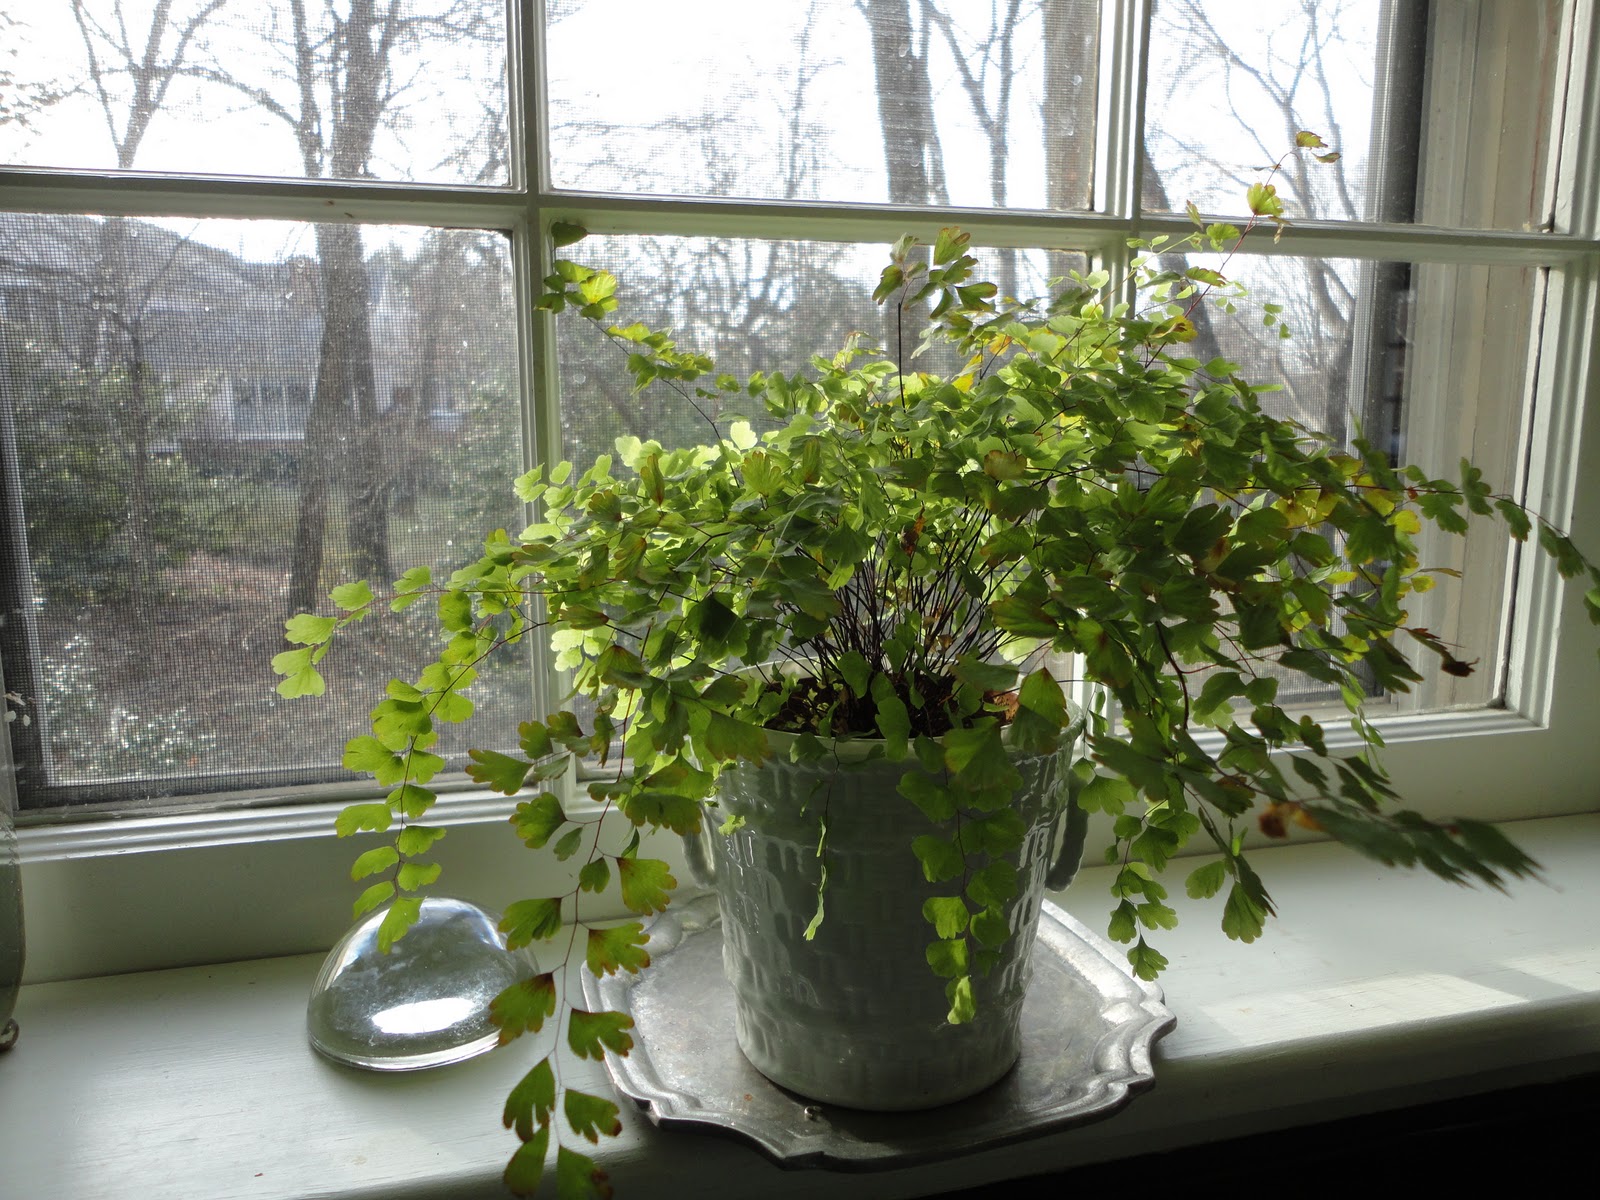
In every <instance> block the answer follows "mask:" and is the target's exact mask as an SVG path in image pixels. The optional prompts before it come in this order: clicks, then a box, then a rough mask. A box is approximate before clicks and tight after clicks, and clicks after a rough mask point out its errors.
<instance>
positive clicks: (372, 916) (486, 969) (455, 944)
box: [306, 896, 538, 1071]
mask: <svg viewBox="0 0 1600 1200" xmlns="http://www.w3.org/2000/svg"><path fill="white" fill-rule="evenodd" d="M387 911H388V908H387V906H385V907H384V908H380V909H378V910H376V911H375V912H371V913H368V914H367V915H366V916H365V917H363V918H362V919H361V920H360V921H359V922H358V923H357V924H356V925H355V927H354V928H353V929H351V930H350V932H348V933H346V934H345V935H344V937H342V938H340V939H339V944H338V945H336V946H335V947H334V948H333V949H332V950H330V951H329V952H328V957H327V959H326V961H324V962H323V964H322V970H320V971H319V972H317V981H316V983H315V984H313V985H312V988H311V1000H310V1003H309V1004H308V1005H307V1006H306V1030H307V1032H308V1033H309V1034H310V1037H311V1045H312V1047H313V1048H314V1049H316V1050H318V1051H319V1052H321V1053H322V1054H325V1055H327V1056H328V1057H329V1058H331V1059H333V1060H334V1061H336V1062H341V1063H345V1064H347V1065H349V1066H352V1067H364V1068H366V1069H367V1070H369V1071H416V1070H420V1069H422V1068H423V1067H437V1066H442V1065H444V1064H445V1063H453V1062H460V1061H461V1060H462V1059H464V1058H471V1057H472V1056H473V1055H475V1054H482V1053H483V1052H484V1051H486V1050H491V1049H493V1048H494V1045H495V1043H496V1041H497V1040H498V1038H499V1031H498V1030H497V1029H496V1028H495V1026H494V1025H493V1024H492V1023H491V1022H490V1020H489V1002H490V1001H492V1000H493V999H494V998H495V997H496V996H497V995H499V994H500V993H501V992H502V991H504V990H505V989H506V988H508V987H510V986H511V985H512V984H513V983H517V982H519V981H521V980H523V979H528V978H531V977H532V976H533V975H534V974H535V973H537V970H538V968H537V966H536V965H535V963H534V959H533V957H532V955H531V954H528V953H527V952H526V951H520V952H519V951H509V950H507V949H506V944H505V938H504V937H503V936H502V935H501V934H500V931H499V930H498V929H497V928H496V926H497V925H498V924H499V917H498V916H497V915H496V914H494V913H490V912H486V911H484V910H483V909H481V908H479V907H477V905H474V904H468V903H467V902H466V901H464V900H453V899H450V898H448V897H444V896H429V897H427V898H425V899H424V900H423V901H422V910H421V916H420V917H419V918H418V920H417V923H416V924H415V925H413V926H412V927H411V930H410V931H409V932H408V933H407V934H406V935H405V937H403V938H401V939H400V940H399V941H398V942H396V943H395V944H394V945H393V946H392V947H391V948H390V950H389V953H388V954H383V953H380V952H379V950H378V926H379V925H380V924H382V923H383V916H384V913H385V912H387Z"/></svg>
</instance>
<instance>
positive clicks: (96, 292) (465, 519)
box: [0, 214, 529, 806]
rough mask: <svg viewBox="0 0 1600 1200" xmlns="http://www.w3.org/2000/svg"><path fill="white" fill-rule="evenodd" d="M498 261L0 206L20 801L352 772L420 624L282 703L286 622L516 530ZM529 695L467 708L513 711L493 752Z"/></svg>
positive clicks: (327, 231)
mask: <svg viewBox="0 0 1600 1200" xmlns="http://www.w3.org/2000/svg"><path fill="white" fill-rule="evenodd" d="M509 258H510V256H509V253H508V247H507V243H506V241H505V239H504V237H503V236H502V235H500V234H494V233H484V232H478V231H464V230H433V229H421V228H410V227H406V228H401V227H378V226H355V225H337V226H333V225H324V226H310V225H298V224H289V223H279V222H246V221H220V220H211V221H159V222H157V221H137V220H131V219H127V218H98V217H85V216H38V215H29V214H0V318H3V319H0V393H3V400H4V406H3V409H0V413H3V418H4V424H3V427H0V434H3V446H0V449H3V450H4V458H3V459H0V462H3V464H4V467H5V470H4V478H3V482H4V484H5V492H4V501H5V507H6V510H7V511H6V517H5V524H6V528H7V531H8V542H9V544H8V545H7V546H6V551H7V556H8V558H9V560H10V562H11V563H12V564H13V565H12V569H10V570H8V571H7V572H6V577H5V583H6V588H7V590H8V592H9V594H8V595H6V596H5V597H4V599H5V605H4V608H5V622H4V626H3V633H4V635H5V638H6V640H5V643H4V648H5V652H6V660H5V668H4V669H5V679H6V687H7V690H8V691H9V692H11V693H13V694H15V695H16V696H17V697H19V702H20V703H21V704H22V706H23V716H24V717H25V720H22V721H12V722H11V724H10V726H9V728H10V730H11V733H12V736H13V745H14V749H15V750H16V752H17V754H16V756H17V759H18V764H19V784H20V786H21V790H22V793H23V798H24V803H26V804H29V805H35V806H37V805H42V804H55V803H64V802H67V801H70V800H80V799H81V800H93V799H96V798H98V797H101V796H102V795H104V794H106V793H108V792H111V791H114V792H115V794H116V795H118V796H120V797H124V798H129V797H149V796H156V795H162V794H168V793H182V792H193V791H200V790H214V789H220V788H223V787H250V786H267V785H276V784H281V783H287V782H297V781H305V780H308V779H317V778H324V779H329V778H346V776H345V774H344V773H343V772H342V771H341V769H340V768H339V765H338V764H339V760H340V757H341V752H342V745H343V742H344V740H345V739H346V738H348V737H350V736H352V735H353V734H355V733H357V732H361V731H362V727H363V725H364V718H365V716H366V714H367V711H368V710H369V709H370V707H371V705H372V703H373V699H374V697H375V696H376V695H377V694H378V692H379V691H381V688H382V685H383V682H384V681H385V680H386V679H387V678H388V677H389V675H390V674H391V673H404V674H407V675H409V674H411V673H413V672H414V671H415V669H416V666H417V664H418V663H419V662H422V661H426V659H424V658H422V657H421V655H422V653H423V649H422V647H423V644H424V643H423V642H422V640H421V639H422V638H424V637H425V636H427V635H426V626H427V624H428V621H427V619H426V614H425V613H424V611H423V610H425V609H426V608H427V607H428V606H427V605H426V604H421V605H417V606H416V607H415V608H414V609H412V610H408V612H412V613H416V614H417V620H415V621H410V620H408V619H400V620H384V621H373V622H366V623H363V624H362V625H361V626H358V627H357V630H356V636H355V637H354V639H353V640H352V641H351V642H350V644H348V645H345V646H342V647H335V649H334V651H333V653H331V654H330V655H329V656H328V658H327V659H326V660H324V663H323V670H324V673H325V674H326V675H327V677H328V682H329V694H328V696H326V697H324V698H321V699H298V700H285V699H282V698H280V697H278V696H277V695H275V694H274V685H275V683H276V676H275V674H274V672H273V670H272V666H271V663H272V658H273V656H274V655H275V654H277V653H278V652H279V651H281V650H284V649H285V648H286V647H285V643H284V641H283V620H284V618H285V617H286V616H288V615H289V614H290V613H293V612H297V611H302V610H306V609H315V610H317V611H322V612H329V611H331V606H330V604H329V602H328V600H327V599H326V593H327V591H328V590H329V588H331V587H333V586H335V585H337V584H339V583H342V582H347V581H350V580H353V579H358V578H366V579H369V580H371V581H372V584H373V587H374V589H375V590H380V591H381V589H382V588H384V587H386V586H387V584H388V582H389V581H390V580H393V579H395V578H396V577H397V576H398V575H399V574H400V572H402V571H403V570H405V569H407V568H409V567H411V566H414V565H429V566H432V567H434V568H435V569H436V570H447V569H451V568H453V567H454V566H456V565H459V564H460V563H462V562H464V561H466V560H467V559H468V558H470V557H473V556H474V554H473V552H474V550H475V548H476V547H477V546H478V544H479V543H481V538H482V535H483V533H484V532H485V531H486V530H487V529H488V528H493V527H494V526H497V525H510V526H511V527H513V528H515V527H516V526H517V525H518V524H519V521H520V510H519V508H518V506H517V505H516V503H515V501H514V499H513V498H512V496H511V493H510V486H509V485H510V480H511V479H512V478H513V476H514V475H515V473H516V471H517V469H518V463H519V461H520V452H519V446H520V436H519V430H520V418H519V413H518V404H517V400H516V397H517V387H518V385H517V378H518V375H517V352H516V343H515V335H514V329H515V322H514V319H513V308H512V301H511V298H510V266H509ZM435 636H436V635H435ZM513 676H516V678H513ZM528 688H529V677H528V675H527V674H526V672H521V673H519V672H517V671H514V670H512V671H508V673H507V674H506V675H505V676H502V677H499V678H494V679H490V680H488V681H487V682H486V684H485V685H484V686H482V687H481V688H480V689H478V690H480V691H484V692H487V693H490V694H494V693H496V692H500V693H503V694H504V695H505V696H507V697H511V698H514V699H517V700H520V701H522V702H523V703H521V704H517V705H513V704H504V705H499V706H497V711H499V712H504V713H505V714H506V715H505V716H504V717H503V718H502V717H500V716H495V715H491V716H488V717H486V722H487V726H488V728H487V729H486V731H485V732H486V733H487V734H488V735H489V736H495V735H496V734H497V733H498V732H505V733H507V734H508V735H509V731H510V728H511V726H512V725H513V724H514V720H515V716H514V714H515V713H516V712H518V711H519V710H520V709H521V708H524V707H525V706H526V705H525V701H526V698H527V696H528ZM481 698H482V697H480V699H481ZM496 722H501V723H502V724H503V725H504V726H505V728H504V729H503V730H497V729H496V728H495V724H496ZM112 785H115V786H114V788H113V787H112Z"/></svg>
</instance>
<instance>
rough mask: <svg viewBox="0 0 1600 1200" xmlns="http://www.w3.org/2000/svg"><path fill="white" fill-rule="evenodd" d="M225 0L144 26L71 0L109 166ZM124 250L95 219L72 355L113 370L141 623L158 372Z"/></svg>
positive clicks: (149, 548)
mask: <svg viewBox="0 0 1600 1200" xmlns="http://www.w3.org/2000/svg"><path fill="white" fill-rule="evenodd" d="M227 3H228V0H202V2H201V3H198V4H195V5H193V6H191V7H188V8H186V9H185V10H184V12H183V15H182V16H181V17H178V18H174V15H173V7H174V5H173V0H157V3H156V5H155V7H154V9H153V10H152V11H151V14H150V23H149V26H148V28H147V29H146V30H145V32H144V33H143V34H142V35H141V36H135V35H134V32H133V31H130V27H129V20H128V14H127V13H126V12H125V11H124V6H123V3H122V0H112V3H111V5H110V7H109V10H107V9H106V6H105V5H103V4H96V5H93V6H92V7H91V5H90V3H89V2H88V0H71V5H72V16H73V19H74V21H76V23H77V26H78V31H79V34H80V36H81V38H82V41H83V48H84V54H85V57H86V59H87V64H88V78H87V80H86V81H85V84H86V86H87V88H88V89H89V90H90V91H91V92H92V93H93V95H94V98H95V100H96V102H97V104H98V107H99V109H100V113H101V116H102V117H103V118H104V120H105V125H106V133H107V135H108V137H109V138H110V141H111V146H112V150H113V152H114V153H115V156H116V165H117V167H118V168H120V169H122V170H128V169H129V168H131V167H133V166H134V165H135V163H136V162H137V160H138V157H139V149H140V147H141V145H142V144H143V143H144V139H145V135H146V134H147V133H148V132H149V130H150V126H151V123H152V122H153V121H154V120H155V118H156V116H157V115H158V114H159V113H160V112H161V110H162V108H163V106H164V105H165V103H166V102H167V98H168V95H169V93H170V91H171V88H172V86H173V83H174V82H175V81H177V80H178V79H180V78H181V77H182V76H183V75H184V74H185V72H186V71H187V70H188V67H189V56H190V55H191V53H192V51H193V50H194V49H195V47H196V42H197V39H198V38H199V36H200V34H201V33H202V31H203V30H204V29H205V27H206V25H207V24H208V23H209V22H210V21H211V20H212V18H213V17H215V15H216V14H217V13H218V11H219V10H221V9H222V8H223V6H224V5H226V4H227ZM130 253H131V247H130V222H129V221H128V220H127V219H126V218H123V217H110V218H107V219H106V221H105V222H104V223H103V224H102V225H101V226H100V246H99V251H98V256H97V258H98V261H97V266H96V270H95V275H94V278H93V279H92V280H91V281H86V283H87V285H88V286H87V287H86V288H85V290H86V291H87V293H88V298H89V305H88V308H89V312H90V314H91V319H90V320H89V322H88V323H87V324H86V325H85V326H84V329H83V334H82V336H83V342H82V345H81V347H80V348H79V353H78V357H79V360H80V362H81V364H82V365H83V366H84V367H85V368H90V369H99V370H102V371H104V372H105V373H106V374H107V376H108V377H109V376H110V375H111V374H115V375H117V376H118V378H119V380H120V386H118V387H116V388H114V389H109V390H108V395H111V394H113V393H114V394H115V395H116V396H117V398H118V401H117V403H115V404H113V405H112V406H111V410H112V412H113V414H114V416H115V419H116V423H117V426H118V429H119V433H120V435H121V439H120V445H119V446H118V448H117V452H118V453H124V454H126V455H127V456H128V458H129V465H130V475H129V482H128V495H127V523H126V530H125V535H126V537H127V541H128V548H129V554H128V561H129V577H128V590H129V599H130V600H131V601H132V604H131V606H130V611H131V614H132V620H133V621H134V622H135V623H139V624H142V623H144V622H146V621H148V620H149V619H150V616H151V612H150V606H149V604H148V603H146V601H147V600H148V597H149V593H150V590H151V587H152V585H153V583H154V580H153V572H154V570H155V548H154V546H153V544H152V538H153V530H152V513H151V491H150V480H149V472H150V466H151V461H152V459H151V450H152V445H151V435H152V431H153V429H154V427H155V422H156V417H157V414H156V412H155V407H156V404H157V403H158V401H157V398H156V397H157V392H158V386H157V385H158V381H157V380H156V378H155V375H154V372H153V370H152V369H151V366H150V361H149V356H148V353H147V348H146V346H145V344H144V340H143V338H142V336H141V328H142V323H143V313H142V306H141V305H140V304H139V303H138V297H136V296H135V295H134V294H133V293H132V291H131V290H130V280H131V279H133V278H134V276H135V275H136V274H138V272H135V271H134V270H133V269H132V265H131V263H130V262H129V256H130Z"/></svg>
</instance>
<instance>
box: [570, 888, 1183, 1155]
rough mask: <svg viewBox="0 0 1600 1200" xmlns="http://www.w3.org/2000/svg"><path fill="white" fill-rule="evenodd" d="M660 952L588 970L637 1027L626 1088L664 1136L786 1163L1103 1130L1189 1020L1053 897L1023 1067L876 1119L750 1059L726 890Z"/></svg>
mask: <svg viewBox="0 0 1600 1200" xmlns="http://www.w3.org/2000/svg"><path fill="white" fill-rule="evenodd" d="M649 950H650V955H651V959H652V960H653V962H652V966H651V967H650V969H649V970H648V971H646V972H644V973H643V974H642V975H638V976H607V977H605V978H603V979H599V980H597V979H595V978H594V977H593V976H591V975H589V974H587V973H584V981H583V982H584V993H585V997H586V1000H587V1002H588V1003H590V1004H591V1005H595V1004H598V1005H602V1006H604V1007H607V1008H611V1009H615V1010H618V1011H621V1012H626V1013H628V1014H629V1015H631V1016H632V1017H633V1019H634V1022H635V1025H634V1030H633V1035H634V1042H635V1045H634V1048H633V1050H632V1051H631V1052H630V1053H629V1054H628V1056H627V1057H626V1058H618V1057H616V1056H615V1055H607V1056H606V1063H607V1067H608V1069H609V1071H610V1073H611V1079H612V1082H613V1084H614V1085H615V1086H616V1088H617V1090H618V1091H619V1092H620V1093H621V1094H622V1095H623V1096H625V1097H627V1098H628V1099H631V1100H632V1101H634V1102H635V1103H636V1104H638V1105H639V1107H640V1108H641V1109H643V1110H644V1111H645V1113H646V1114H647V1115H648V1116H649V1118H650V1119H651V1120H652V1121H653V1122H655V1123H656V1124H657V1125H660V1126H662V1127H663V1128H674V1127H682V1128H693V1129H697V1130H700V1131H702V1132H710V1133H719V1134H725V1135H730V1136H734V1137H738V1138H741V1139H745V1140H748V1141H750V1142H753V1143H754V1144H755V1145H756V1146H757V1147H758V1148H760V1149H761V1150H763V1151H764V1152H766V1153H767V1154H768V1155H769V1156H771V1157H772V1158H773V1159H774V1160H775V1161H776V1162H778V1163H779V1164H780V1165H782V1166H786V1167H827V1168H831V1169H833V1170H848V1171H871V1170H887V1169H890V1168H894V1167H903V1166H909V1165H912V1164H914V1163H920V1162H931V1161H935V1160H938V1159H943V1158H953V1157H956V1156H958V1155H961V1154H969V1153H975V1152H977V1151H980V1150H985V1149H989V1148H991V1147H994V1146H999V1145H1003V1144H1006V1143H1010V1142H1018V1141H1023V1140H1026V1139H1028V1138H1033V1137H1038V1136H1040V1135H1041V1134H1045V1133H1052V1132H1055V1131H1058V1130H1062V1129H1066V1128H1069V1127H1071V1126H1074V1125H1081V1124H1085V1123H1087V1122H1090V1121H1096V1120H1101V1119H1103V1118H1105V1117H1108V1116H1110V1115H1112V1114H1113V1113H1115V1112H1117V1111H1118V1110H1120V1109H1121V1108H1123V1107H1124V1106H1125V1105H1126V1104H1127V1103H1128V1102H1129V1101H1130V1100H1132V1099H1133V1097H1134V1096H1135V1095H1136V1094H1137V1093H1139V1092H1141V1091H1143V1090H1145V1089H1146V1088H1148V1087H1150V1086H1151V1084H1153V1083H1154V1081H1155V1073H1154V1069H1153V1067H1152V1064H1151V1057H1150V1052H1151V1047H1152V1046H1153V1045H1154V1043H1155V1041H1156V1040H1157V1039H1158V1038H1160V1037H1162V1036H1164V1035H1165V1034H1167V1033H1168V1032H1170V1031H1171V1030H1172V1029H1173V1028H1174V1027H1175V1026H1176V1025H1177V1020H1178V1019H1177V1017H1176V1016H1175V1015H1174V1014H1173V1012H1172V1011H1171V1010H1170V1009H1168V1008H1167V1006H1166V1005H1165V1003H1163V1000H1162V995H1161V991H1160V989H1159V988H1157V987H1155V986H1154V985H1153V984H1149V983H1145V982H1143V981H1141V980H1137V979H1134V978H1133V977H1131V976H1130V975H1128V973H1127V972H1126V971H1125V970H1124V969H1123V968H1122V967H1121V966H1119V965H1118V963H1117V961H1116V960H1115V958H1113V955H1114V954H1115V951H1114V950H1113V949H1112V948H1111V946H1110V945H1109V944H1108V943H1106V942H1105V941H1104V940H1102V939H1101V938H1100V937H1098V936H1097V935H1096V934H1094V933H1092V932H1090V931H1089V930H1088V929H1086V928H1085V927H1084V926H1083V925H1082V924H1080V923H1079V922H1078V921H1076V920H1075V919H1073V917H1071V916H1070V915H1069V914H1067V913H1065V912H1063V911H1062V910H1061V909H1059V908H1057V907H1056V906H1055V905H1054V904H1051V903H1049V902H1048V901H1046V902H1045V905H1044V910H1043V917H1042V919H1041V920H1040V922H1039V938H1038V942H1037V944H1036V947H1035V950H1034V968H1033V982H1032V984H1031V985H1030V987H1029V989H1028V999H1027V1000H1026V1002H1025V1003H1024V1006H1023V1016H1022V1026H1023V1049H1022V1057H1021V1059H1020V1060H1019V1062H1018V1064H1017V1066H1016V1067H1015V1068H1013V1069H1012V1071H1011V1072H1010V1073H1009V1074H1008V1075H1006V1077H1005V1078H1003V1079H1002V1080H1000V1082H999V1083H997V1084H995V1085H994V1086H993V1087H991V1088H989V1089H987V1090H986V1091H984V1092H981V1093H979V1094H978V1095H976V1096H973V1097H972V1098H970V1099H968V1100H963V1101H960V1102H959V1103H957V1104H951V1105H946V1106H945V1107H943V1108H935V1109H927V1110H924V1111H921V1112H913V1113H875V1112H861V1111H858V1110H854V1109H846V1108H840V1107H836V1106H833V1105H819V1104H815V1103H812V1102H811V1101H808V1100H805V1099H804V1098H802V1097H800V1096H796V1095H795V1094H793V1093H791V1092H788V1091H786V1090H784V1089H783V1088H780V1087H778V1086H777V1085H776V1084H774V1083H771V1082H770V1081H769V1080H767V1079H766V1078H765V1077H764V1076H763V1075H761V1074H760V1073H759V1072H757V1071H756V1069H755V1068H754V1067H752V1066H751V1065H750V1064H749V1063H748V1062H747V1061H746V1060H745V1057H744V1055H743V1054H741V1053H740V1051H739V1048H738V1046H737V1044H736V1043H735V1041H734V1034H733V993H732V990H731V989H730V988H729V986H728V983H727V981H726V979H725V978H724V976H723V973H722V934H721V926H720V922H719V918H718V915H717V901H716V897H715V896H701V897H698V898H696V899H694V900H691V901H688V902H687V903H683V904H679V905H675V906H674V907H673V908H672V909H671V910H669V911H668V912H667V913H666V914H664V915H663V916H661V917H659V918H658V919H657V920H656V921H655V922H654V923H653V924H652V925H651V926H650V943H649Z"/></svg>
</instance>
